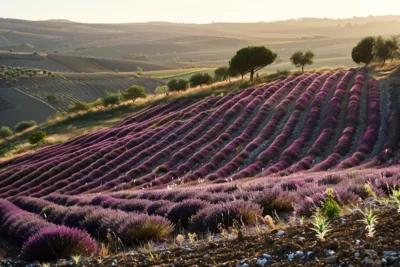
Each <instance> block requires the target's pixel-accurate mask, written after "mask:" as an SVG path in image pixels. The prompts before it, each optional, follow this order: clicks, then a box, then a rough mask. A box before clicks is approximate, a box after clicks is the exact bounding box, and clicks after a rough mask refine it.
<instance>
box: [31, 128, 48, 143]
mask: <svg viewBox="0 0 400 267" xmlns="http://www.w3.org/2000/svg"><path fill="white" fill-rule="evenodd" d="M45 138H46V133H45V132H43V131H38V132H34V133H33V134H31V136H29V143H30V144H32V145H37V144H39V143H41V142H43V141H44V139H45Z"/></svg>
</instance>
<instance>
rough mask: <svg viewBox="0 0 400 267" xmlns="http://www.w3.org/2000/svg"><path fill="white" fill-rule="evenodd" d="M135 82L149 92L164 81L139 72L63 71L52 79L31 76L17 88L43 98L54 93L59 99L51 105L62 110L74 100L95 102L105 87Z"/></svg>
mask: <svg viewBox="0 0 400 267" xmlns="http://www.w3.org/2000/svg"><path fill="white" fill-rule="evenodd" d="M134 84H135V85H139V86H143V87H144V88H145V90H146V92H147V93H149V94H152V93H154V90H155V89H156V88H157V86H160V85H164V83H163V82H161V81H158V80H156V79H152V78H144V77H138V76H136V75H123V74H104V73H102V74H71V73H62V74H57V75H56V77H54V78H52V79H43V78H41V77H33V79H32V80H29V81H25V82H22V83H21V84H18V88H19V89H20V90H22V91H23V92H25V93H27V94H30V95H33V96H35V97H37V98H39V99H42V100H43V101H45V100H46V96H47V95H54V96H56V98H57V102H56V103H52V105H53V106H54V107H55V108H56V109H57V110H59V111H67V110H68V105H70V104H72V103H74V102H77V101H83V102H93V101H95V100H96V99H98V98H100V97H103V96H104V95H105V91H108V92H112V93H116V92H118V91H119V90H121V91H123V90H125V89H127V88H128V87H129V86H131V85H134Z"/></svg>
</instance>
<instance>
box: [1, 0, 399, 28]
mask: <svg viewBox="0 0 400 267" xmlns="http://www.w3.org/2000/svg"><path fill="white" fill-rule="evenodd" d="M396 13H397V14H399V13H400V0H141V1H138V0H10V1H6V2H5V3H3V4H2V5H1V8H0V17H4V18H20V19H29V20H44V19H69V20H73V21H79V22H97V23H101V22H103V23H119V22H146V21H171V22H194V23H210V22H213V21H214V22H258V21H275V20H286V19H292V18H300V17H320V18H323V17H328V18H349V17H353V16H359V17H361V16H369V15H389V14H393V15H396Z"/></svg>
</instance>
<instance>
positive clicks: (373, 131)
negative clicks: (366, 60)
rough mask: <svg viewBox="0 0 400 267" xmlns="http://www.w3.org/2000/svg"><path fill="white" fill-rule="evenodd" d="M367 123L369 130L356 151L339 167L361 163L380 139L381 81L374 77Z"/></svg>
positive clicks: (348, 166)
mask: <svg viewBox="0 0 400 267" xmlns="http://www.w3.org/2000/svg"><path fill="white" fill-rule="evenodd" d="M367 124H368V127H367V130H366V131H365V133H364V136H363V137H362V139H361V141H360V143H359V144H358V146H357V149H356V152H355V153H354V154H353V155H352V156H351V157H350V158H347V159H346V160H344V161H342V162H341V163H340V165H339V168H350V167H353V166H356V165H359V164H360V163H361V162H362V161H364V160H365V159H366V157H367V155H368V154H370V153H371V152H372V149H373V148H374V145H375V143H376V141H377V139H378V132H379V126H380V107H379V83H378V81H377V80H374V79H372V80H370V81H369V83H368V109H367Z"/></svg>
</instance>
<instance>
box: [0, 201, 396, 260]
mask: <svg viewBox="0 0 400 267" xmlns="http://www.w3.org/2000/svg"><path fill="white" fill-rule="evenodd" d="M376 214H377V216H378V223H377V225H376V233H375V236H374V237H373V238H371V237H366V233H367V232H366V230H365V225H364V224H363V222H361V221H360V220H361V219H362V215H361V213H359V212H353V213H351V214H350V215H346V216H343V217H341V218H338V219H335V220H332V221H331V222H330V226H331V228H332V230H331V232H329V233H328V235H327V237H326V238H325V241H319V240H318V239H317V238H316V236H315V232H314V231H313V230H311V228H312V225H311V223H309V222H307V223H305V224H304V225H301V226H294V227H288V228H285V229H281V230H278V229H276V230H274V231H272V232H269V233H264V234H259V235H252V236H244V237H243V238H240V239H238V238H234V239H228V238H227V239H225V240H224V239H221V240H220V241H216V242H212V241H211V242H205V241H198V242H196V243H195V244H193V245H188V246H185V244H184V245H183V246H182V247H180V246H176V247H175V248H173V249H171V250H161V251H155V252H151V253H136V252H130V253H127V254H125V255H118V256H113V257H109V258H105V259H104V261H103V262H102V263H101V264H99V263H98V262H97V261H96V259H85V260H83V261H81V263H80V264H79V265H80V266H176V267H179V266H270V265H271V266H327V265H330V266H400V260H399V256H400V232H399V230H400V213H398V212H397V210H396V209H393V208H385V209H381V210H378V211H376ZM280 231H283V232H284V234H283V235H279V234H278V233H279V232H280ZM71 263H72V261H65V260H63V261H58V262H57V263H54V264H52V265H51V266H70V265H71ZM20 264H21V265H20ZM4 266H6V265H4ZM13 266H26V264H25V265H24V264H23V263H19V264H17V265H13ZM75 266H76V265H75Z"/></svg>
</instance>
